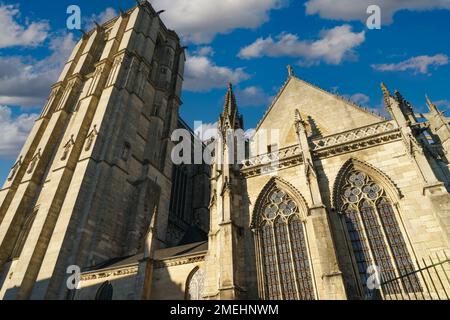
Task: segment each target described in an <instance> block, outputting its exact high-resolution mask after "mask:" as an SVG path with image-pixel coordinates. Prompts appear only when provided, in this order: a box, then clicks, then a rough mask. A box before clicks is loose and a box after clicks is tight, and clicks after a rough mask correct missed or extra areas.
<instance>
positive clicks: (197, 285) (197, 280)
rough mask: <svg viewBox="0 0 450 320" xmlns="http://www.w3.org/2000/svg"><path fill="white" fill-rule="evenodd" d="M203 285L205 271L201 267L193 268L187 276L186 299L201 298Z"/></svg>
mask: <svg viewBox="0 0 450 320" xmlns="http://www.w3.org/2000/svg"><path fill="white" fill-rule="evenodd" d="M204 287H205V272H204V271H203V269H200V268H198V267H197V268H195V269H194V271H192V272H191V274H190V275H189V277H188V282H187V286H186V299H187V300H203V293H204Z"/></svg>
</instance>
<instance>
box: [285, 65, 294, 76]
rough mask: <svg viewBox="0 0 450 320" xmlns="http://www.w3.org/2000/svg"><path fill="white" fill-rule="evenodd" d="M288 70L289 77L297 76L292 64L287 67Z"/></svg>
mask: <svg viewBox="0 0 450 320" xmlns="http://www.w3.org/2000/svg"><path fill="white" fill-rule="evenodd" d="M287 70H288V76H289V77H293V76H295V72H294V68H293V67H292V66H291V65H290V64H289V65H288V66H287Z"/></svg>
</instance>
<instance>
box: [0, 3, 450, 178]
mask: <svg viewBox="0 0 450 320" xmlns="http://www.w3.org/2000/svg"><path fill="white" fill-rule="evenodd" d="M151 2H152V4H153V5H154V6H155V7H156V8H157V9H158V10H159V9H165V10H166V12H164V13H163V14H162V15H161V17H162V19H163V20H164V21H165V23H166V25H168V27H169V28H172V29H175V30H176V31H177V32H178V33H179V34H181V35H182V39H183V42H184V44H185V45H187V46H189V49H188V60H187V67H186V75H185V79H186V81H185V88H184V91H183V102H184V104H183V106H182V109H181V114H182V117H183V118H184V119H185V120H186V121H187V122H188V123H190V124H191V125H193V122H194V121H195V120H201V121H203V122H204V123H207V124H213V123H214V122H215V121H217V117H218V114H219V112H220V110H221V108H222V103H223V96H224V94H225V90H226V83H227V82H228V81H231V82H233V83H234V87H235V91H236V94H237V99H238V105H239V107H240V110H241V112H242V113H243V115H244V118H245V125H246V128H247V129H250V128H253V127H255V126H256V123H257V122H258V121H259V119H260V118H261V116H262V114H263V113H264V111H265V110H266V108H267V106H268V105H269V104H270V99H271V98H272V97H273V96H274V95H276V93H277V91H278V90H279V88H280V87H281V85H282V84H283V83H284V81H285V80H286V77H287V71H286V65H288V64H291V65H293V66H294V68H295V73H296V75H297V76H298V77H300V78H302V79H304V80H307V81H310V82H312V83H314V84H316V85H319V86H320V87H323V88H324V89H327V90H329V91H336V92H338V93H339V94H341V95H344V96H346V97H348V98H351V99H353V100H355V102H357V103H359V104H362V105H364V106H367V107H369V108H371V109H377V110H379V111H380V112H384V110H383V106H382V95H381V91H380V89H379V84H380V82H381V81H384V82H385V83H386V84H387V85H388V87H389V88H391V89H399V90H400V92H401V93H402V94H403V95H404V96H405V97H406V98H407V99H408V100H409V101H410V102H411V103H412V104H413V105H414V106H415V107H416V108H417V110H418V112H421V111H425V110H426V109H425V108H424V106H425V98H424V96H425V94H428V95H429V96H430V97H431V98H432V99H433V100H434V101H435V102H436V103H437V104H438V105H439V106H440V107H441V109H442V110H447V111H448V110H449V109H450V92H449V90H448V89H449V84H450V83H449V79H450V65H449V58H448V55H450V36H449V30H450V0H448V1H447V0H411V1H402V0H304V1H301V0H290V1H289V0H221V1H217V2H216V1H214V0H189V1H187V0H153V1H151ZM406 3H408V4H406ZM71 4H77V5H79V6H80V8H81V13H82V18H83V22H82V28H84V29H89V27H90V26H91V25H92V21H93V20H96V21H99V22H102V21H104V20H107V19H109V18H111V17H112V16H114V15H115V14H116V13H117V12H118V10H119V8H122V9H128V8H130V7H132V6H134V5H135V1H133V0H104V1H88V0H82V1H80V0H70V1H66V0H59V1H48V0H45V1H5V0H0V29H1V30H2V32H1V33H0V180H1V182H0V183H2V182H3V181H4V180H5V178H6V175H7V174H8V172H9V170H10V168H11V166H12V164H13V162H14V161H15V159H16V157H17V154H18V152H19V150H20V148H21V147H22V144H23V143H24V141H25V138H26V136H27V134H28V132H29V130H30V129H31V126H32V124H33V121H34V119H35V117H36V113H39V110H40V109H41V108H42V106H43V103H44V102H45V99H46V97H47V95H48V93H49V89H50V85H51V84H52V83H53V82H54V81H55V80H56V78H57V76H58V74H59V72H60V70H61V66H62V64H63V63H64V62H65V59H66V57H67V56H68V54H69V53H70V51H71V49H72V47H73V45H74V43H75V41H76V40H77V39H78V38H79V36H80V32H79V31H70V30H67V28H66V20H67V17H68V15H67V14H66V9H67V7H68V6H69V5H71ZM370 4H378V5H379V6H380V7H381V14H382V22H383V23H382V27H381V29H380V30H369V29H368V28H367V27H366V23H365V21H366V19H367V17H368V16H369V15H368V14H367V13H366V9H367V7H368V5H370ZM318 107H319V106H318Z"/></svg>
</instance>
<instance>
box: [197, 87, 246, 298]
mask: <svg viewBox="0 0 450 320" xmlns="http://www.w3.org/2000/svg"><path fill="white" fill-rule="evenodd" d="M243 126H244V125H243V118H242V116H241V115H240V114H239V111H238V108H237V104H236V98H235V96H234V93H233V87H232V85H231V84H229V85H228V91H227V94H226V97H225V104H224V108H223V112H222V114H221V115H220V117H219V122H218V129H219V133H220V135H219V137H217V139H216V141H215V157H214V163H213V165H212V172H211V203H210V231H209V241H208V243H209V244H208V247H209V250H208V255H207V257H206V259H205V269H206V270H205V272H206V276H205V292H204V295H205V298H207V299H220V300H224V299H226V300H229V299H242V298H245V294H246V292H245V286H244V273H243V270H244V266H243V258H242V257H243V256H244V248H243V242H244V241H243V230H244V217H243V214H242V213H243V200H244V199H243V194H244V193H243V190H244V187H243V180H242V177H241V175H240V171H239V170H240V161H239V159H240V158H242V159H241V160H243V158H245V141H244V131H243Z"/></svg>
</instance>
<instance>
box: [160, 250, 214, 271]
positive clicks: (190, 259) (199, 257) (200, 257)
mask: <svg viewBox="0 0 450 320" xmlns="http://www.w3.org/2000/svg"><path fill="white" fill-rule="evenodd" d="M206 253H207V251H202V252H198V253H195V254H192V255H185V256H182V257H173V258H167V259H163V260H156V261H155V268H157V269H159V268H167V267H173V266H180V265H183V264H190V263H196V262H201V261H205V256H206Z"/></svg>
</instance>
